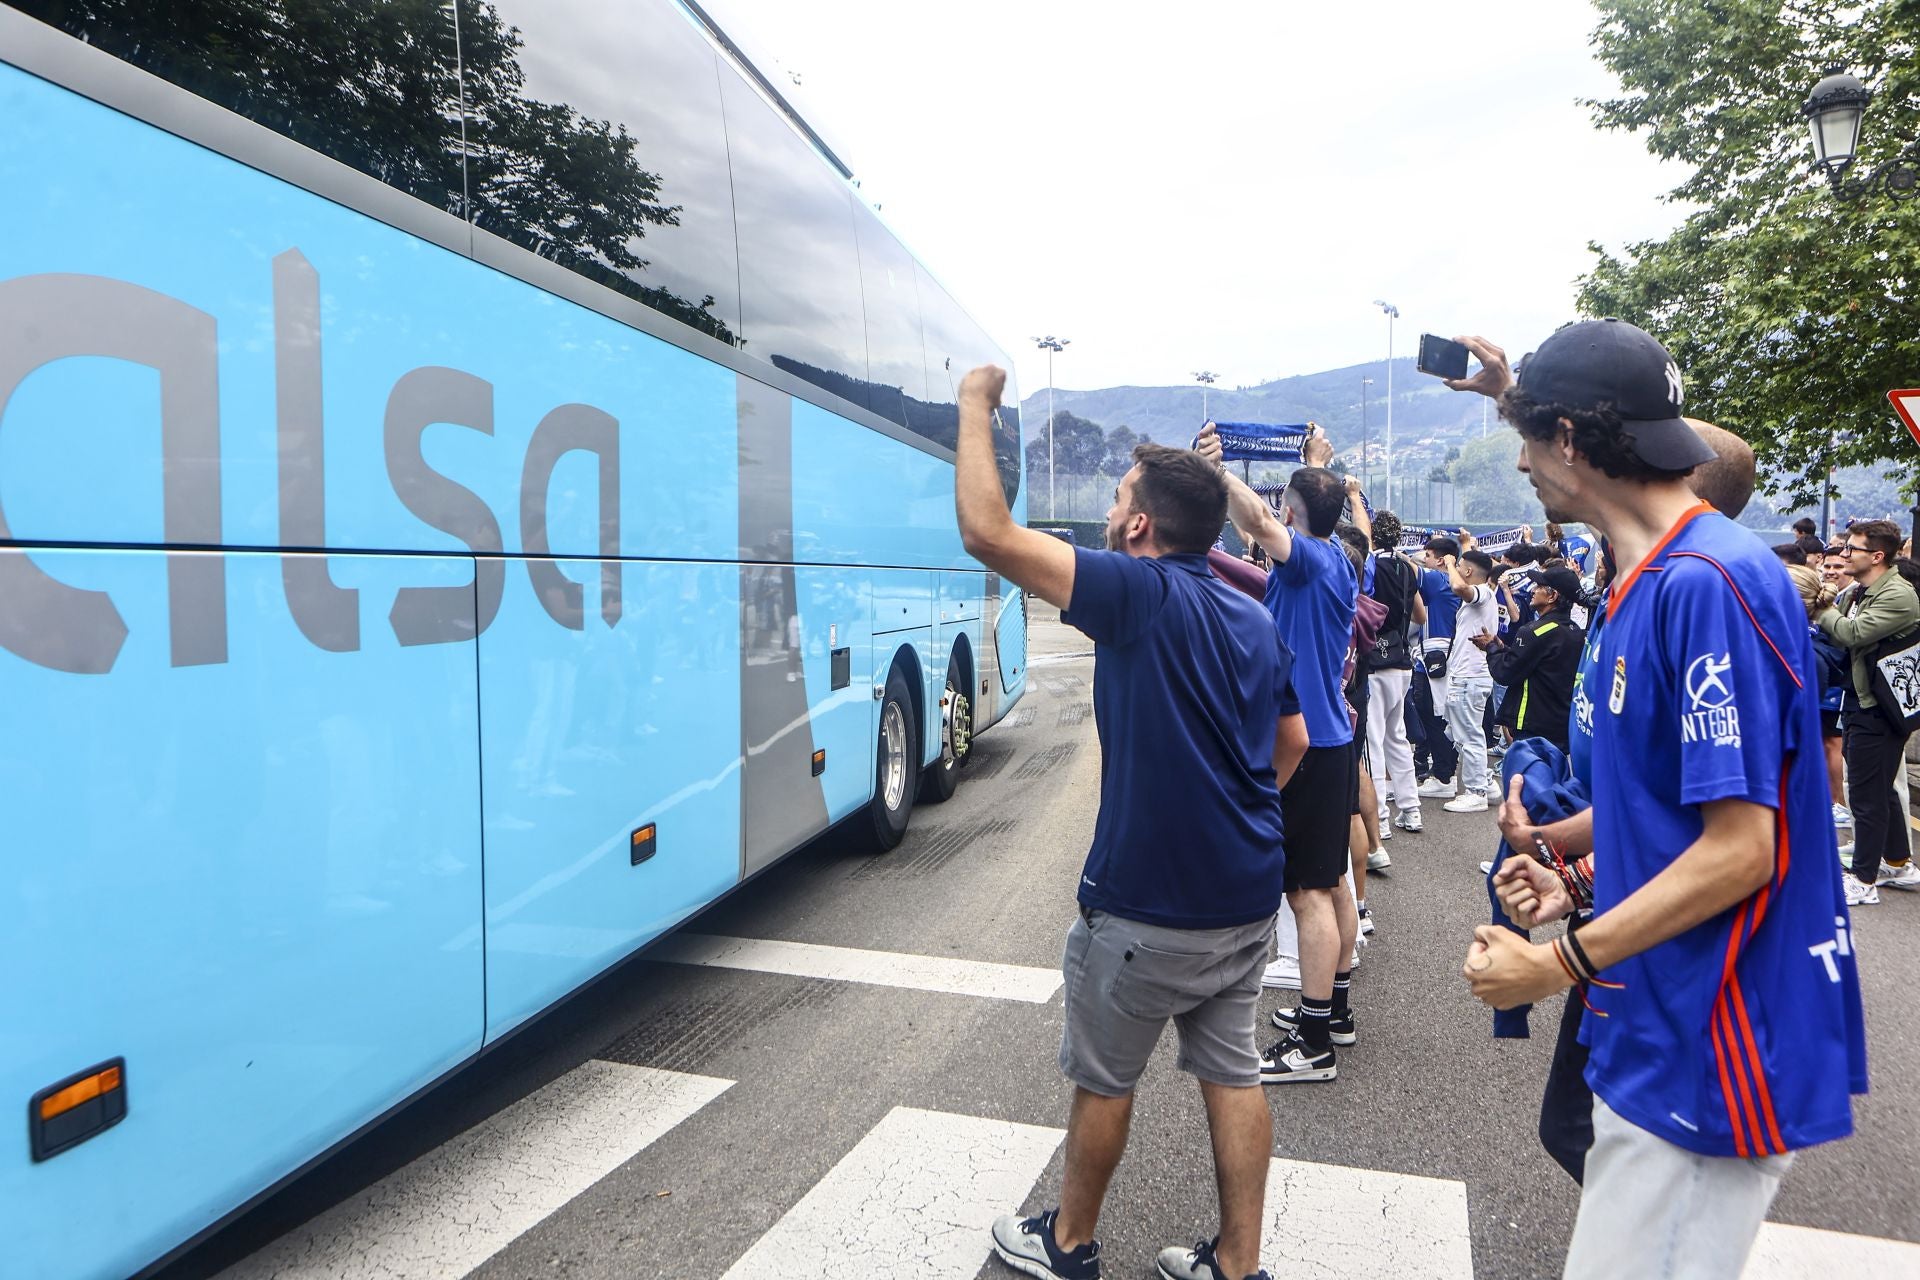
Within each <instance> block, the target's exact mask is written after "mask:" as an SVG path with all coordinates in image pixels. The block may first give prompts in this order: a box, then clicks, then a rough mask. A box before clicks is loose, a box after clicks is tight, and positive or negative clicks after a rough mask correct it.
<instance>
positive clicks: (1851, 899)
mask: <svg viewBox="0 0 1920 1280" xmlns="http://www.w3.org/2000/svg"><path fill="white" fill-rule="evenodd" d="M1840 878H1841V879H1842V880H1845V881H1846V882H1847V905H1848V906H1850V907H1877V906H1879V905H1880V890H1878V889H1876V888H1874V886H1872V885H1870V884H1862V883H1861V882H1860V881H1858V880H1855V879H1854V878H1853V877H1852V876H1842V877H1840Z"/></svg>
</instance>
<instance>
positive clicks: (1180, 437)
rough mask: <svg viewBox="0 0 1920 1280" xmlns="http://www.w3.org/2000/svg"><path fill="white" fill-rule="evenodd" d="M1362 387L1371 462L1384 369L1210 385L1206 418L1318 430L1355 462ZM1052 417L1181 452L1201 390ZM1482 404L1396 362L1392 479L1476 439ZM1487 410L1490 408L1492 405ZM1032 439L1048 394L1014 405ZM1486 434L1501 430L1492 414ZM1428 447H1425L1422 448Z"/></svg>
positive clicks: (1092, 399)
mask: <svg viewBox="0 0 1920 1280" xmlns="http://www.w3.org/2000/svg"><path fill="white" fill-rule="evenodd" d="M1362 378H1372V379H1373V385H1372V386H1371V387H1368V388H1366V392H1367V404H1366V418H1367V428H1368V432H1367V438H1368V440H1369V441H1370V442H1371V445H1372V453H1373V456H1374V458H1375V459H1376V461H1377V460H1378V459H1379V458H1381V456H1382V455H1383V452H1384V443H1385V439H1386V423H1387V362H1386V361H1384V360H1378V361H1375V362H1373V363H1372V364H1359V365H1350V366H1348V367H1347V368H1344V369H1328V370H1326V371H1324V372H1322V373H1303V374H1299V375H1296V376H1294V377H1291V378H1281V379H1279V380H1277V381H1274V382H1266V383H1261V384H1260V385H1258V386H1252V387H1241V388H1232V387H1224V386H1215V387H1213V388H1212V390H1211V391H1210V392H1208V395H1207V412H1208V413H1210V414H1211V415H1212V416H1213V417H1214V418H1215V419H1216V420H1218V421H1222V422H1306V421H1308V420H1312V421H1314V422H1318V423H1319V424H1320V425H1321V426H1323V427H1325V428H1326V429H1327V433H1328V434H1329V435H1330V436H1332V438H1333V441H1334V444H1335V446H1336V447H1337V448H1338V449H1339V451H1340V453H1341V455H1342V456H1348V457H1351V458H1354V459H1357V458H1358V456H1359V453H1358V446H1359V444H1360V429H1361V422H1360V416H1361V405H1360V392H1361V383H1360V380H1361V379H1362ZM1053 402H1054V409H1055V411H1057V412H1066V411H1069V410H1071V411H1072V412H1074V413H1076V414H1078V415H1080V416H1081V417H1082V418H1086V419H1087V420H1089V421H1091V422H1097V423H1099V424H1100V425H1101V426H1102V427H1105V428H1107V429H1109V430H1111V429H1112V428H1114V427H1118V426H1127V427H1131V428H1133V430H1134V431H1135V432H1137V433H1139V434H1141V435H1146V436H1150V437H1151V438H1153V439H1154V440H1157V441H1159V442H1160V443H1162V444H1186V443H1187V442H1188V441H1190V440H1192V438H1193V434H1194V432H1196V431H1198V430H1199V429H1200V421H1201V418H1200V388H1199V387H1198V386H1180V387H1106V388H1103V389H1101V390H1098V391H1067V390H1065V389H1056V390H1055V391H1054V393H1053ZM1483 404H1488V401H1487V400H1486V399H1485V397H1482V396H1476V395H1473V394H1471V393H1469V392H1460V391H1449V390H1448V389H1447V388H1446V387H1445V386H1443V385H1442V384H1441V382H1440V380H1439V379H1438V378H1433V377H1429V376H1428V375H1426V374H1424V373H1419V372H1416V371H1415V369H1414V367H1413V360H1412V358H1411V357H1409V358H1406V359H1397V360H1395V361H1394V362H1393V438H1394V460H1395V467H1396V471H1399V470H1400V469H1401V468H1402V467H1403V466H1412V465H1419V466H1420V469H1421V470H1423V471H1424V470H1425V469H1426V467H1427V466H1430V465H1432V464H1433V463H1436V462H1439V461H1441V460H1442V459H1443V458H1444V457H1445V456H1446V452H1447V449H1448V448H1449V447H1457V446H1458V445H1460V444H1463V443H1465V442H1466V441H1467V440H1477V439H1479V437H1480V430H1481V406H1482V405H1483ZM1489 407H1490V406H1489ZM1020 412H1021V420H1022V421H1023V422H1025V423H1026V424H1027V430H1028V431H1029V433H1032V432H1037V431H1040V430H1042V429H1044V427H1045V426H1046V421H1047V389H1046V387H1045V386H1042V387H1040V389H1039V390H1037V391H1035V392H1034V393H1033V394H1031V395H1029V396H1028V397H1027V398H1026V399H1025V400H1024V401H1023V402H1022V403H1021V406H1020ZM1487 421H1488V426H1487V430H1488V432H1489V433H1491V432H1492V431H1494V430H1497V429H1500V424H1499V422H1498V421H1497V420H1496V419H1494V418H1493V417H1492V415H1491V413H1489V415H1488V419H1487ZM1422 441H1426V442H1427V443H1424V444H1423V443H1422Z"/></svg>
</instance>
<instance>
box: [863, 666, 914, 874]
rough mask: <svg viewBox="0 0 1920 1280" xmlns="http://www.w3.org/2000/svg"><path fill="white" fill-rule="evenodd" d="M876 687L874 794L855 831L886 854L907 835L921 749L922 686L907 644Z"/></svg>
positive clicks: (868, 845)
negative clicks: (879, 695) (879, 692)
mask: <svg viewBox="0 0 1920 1280" xmlns="http://www.w3.org/2000/svg"><path fill="white" fill-rule="evenodd" d="M878 687H879V688H880V689H881V697H880V715H879V719H878V724H877V727H876V729H875V741H874V752H873V759H874V765H873V772H874V780H873V798H872V799H871V800H869V801H868V802H867V808H866V811H865V813H863V814H862V815H861V817H860V819H859V825H858V836H859V841H860V843H861V845H863V846H864V847H865V848H866V849H867V850H868V852H871V853H886V852H887V851H889V850H891V849H893V848H894V847H895V846H897V845H898V844H899V843H900V841H901V840H903V839H905V838H906V834H907V822H908V820H909V819H910V818H911V817H912V816H913V802H914V800H915V798H916V796H917V795H918V793H919V790H920V776H921V761H922V759H924V758H925V754H926V748H925V745H924V743H925V739H924V738H923V737H922V736H921V727H920V721H921V719H922V718H923V717H922V712H921V706H922V704H923V703H924V702H925V700H926V695H925V693H924V690H925V688H926V685H925V683H924V681H923V680H922V678H921V674H920V663H919V661H918V660H917V659H916V658H915V657H914V655H913V651H912V649H911V648H902V649H900V650H899V651H897V652H896V653H895V654H894V655H893V661H892V662H891V663H890V664H889V665H888V668H887V678H886V683H885V684H884V685H881V686H878Z"/></svg>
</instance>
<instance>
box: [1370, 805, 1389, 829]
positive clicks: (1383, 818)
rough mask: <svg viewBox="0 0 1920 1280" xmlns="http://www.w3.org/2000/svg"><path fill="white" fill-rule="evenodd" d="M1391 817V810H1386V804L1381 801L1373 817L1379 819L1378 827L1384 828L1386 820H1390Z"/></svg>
mask: <svg viewBox="0 0 1920 1280" xmlns="http://www.w3.org/2000/svg"><path fill="white" fill-rule="evenodd" d="M1392 816H1393V810H1391V809H1389V808H1387V802H1386V801H1385V800H1382V801H1381V802H1380V811H1379V812H1378V813H1376V814H1374V817H1376V818H1378V819H1380V825H1381V826H1383V827H1384V826H1386V825H1387V819H1388V818H1391V817H1392Z"/></svg>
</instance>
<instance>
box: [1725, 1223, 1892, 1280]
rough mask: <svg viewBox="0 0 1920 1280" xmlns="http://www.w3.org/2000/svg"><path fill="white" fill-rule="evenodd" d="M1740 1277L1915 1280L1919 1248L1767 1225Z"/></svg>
mask: <svg viewBox="0 0 1920 1280" xmlns="http://www.w3.org/2000/svg"><path fill="white" fill-rule="evenodd" d="M1741 1275H1742V1280H1803V1278H1804V1277H1806V1276H1819V1275H1832V1276H1845V1277H1846V1280H1913V1277H1914V1276H1920V1244H1909V1243H1908V1242H1907V1241H1905V1240H1881V1239H1877V1238H1875V1237H1873V1236H1856V1235H1848V1234H1847V1233H1846V1232H1843V1231H1820V1230H1816V1229H1815V1228H1813V1227H1790V1226H1787V1225H1785V1224H1784V1223H1779V1222H1769V1223H1766V1224H1765V1225H1763V1226H1762V1227H1761V1228H1760V1238H1759V1239H1757V1240H1755V1241H1754V1242H1753V1252H1752V1254H1750V1255H1749V1256H1748V1258H1747V1269H1746V1270H1745V1271H1744V1272H1742V1273H1741Z"/></svg>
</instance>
